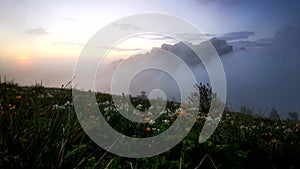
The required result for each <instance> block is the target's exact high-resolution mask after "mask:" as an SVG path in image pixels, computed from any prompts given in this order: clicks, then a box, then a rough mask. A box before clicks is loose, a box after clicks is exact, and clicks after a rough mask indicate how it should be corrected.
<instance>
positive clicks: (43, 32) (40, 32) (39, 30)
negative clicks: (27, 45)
mask: <svg viewBox="0 0 300 169" xmlns="http://www.w3.org/2000/svg"><path fill="white" fill-rule="evenodd" d="M26 33H27V34H29V35H48V34H49V33H48V32H47V31H46V30H45V29H44V28H34V29H28V30H27V31H26Z"/></svg>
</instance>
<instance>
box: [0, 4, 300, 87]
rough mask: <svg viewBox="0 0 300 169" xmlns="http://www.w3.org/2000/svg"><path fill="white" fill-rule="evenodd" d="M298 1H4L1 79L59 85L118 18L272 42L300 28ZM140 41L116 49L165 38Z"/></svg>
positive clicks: (124, 51)
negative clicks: (285, 30) (172, 20)
mask: <svg viewBox="0 0 300 169" xmlns="http://www.w3.org/2000/svg"><path fill="white" fill-rule="evenodd" d="M299 11H300V1H298V0H286V1H282V0H251V1H248V0H185V1H175V0H164V1H161V0H151V1H149V0H147V1H146V0H131V1H130V2H129V1H127V2H124V1H122V0H114V1H111V0H89V1H84V0H72V1H66V0H62V1H58V0H57V1H54V0H43V1H39V0H1V5H0V21H1V22H0V37H1V38H0V76H1V77H2V78H3V76H6V77H7V79H10V80H14V81H15V82H17V83H19V84H24V85H31V84H35V82H36V81H40V80H43V84H44V85H47V86H55V87H59V86H61V85H62V84H66V83H68V81H70V80H71V79H72V77H73V70H74V66H75V64H76V60H77V58H78V56H79V55H80V53H81V51H82V49H83V47H84V45H85V44H86V43H87V41H88V40H89V39H90V38H91V37H92V36H93V35H94V34H95V33H96V32H97V31H99V30H101V28H103V27H105V26H106V25H108V24H110V23H112V22H113V21H116V20H117V19H120V18H123V17H126V16H131V15H134V14H140V13H164V14H169V15H173V16H177V17H180V18H182V19H184V20H186V21H187V22H189V23H191V24H193V25H194V26H196V27H197V28H198V29H199V30H200V31H201V32H203V33H204V34H207V35H208V37H213V36H216V37H223V38H224V39H226V38H227V39H226V40H228V39H229V40H234V39H236V37H240V38H242V39H243V38H244V39H247V40H253V41H256V40H259V39H268V38H273V37H274V36H275V34H276V32H277V31H278V30H280V29H281V28H282V27H283V26H285V25H289V26H291V27H294V28H297V29H298V28H300V22H299V21H300V12H299ZM149 39H151V38H149V37H148V38H145V37H135V38H132V39H130V40H128V41H126V42H123V43H121V44H120V45H119V46H117V47H115V48H114V49H112V50H111V53H110V54H111V55H112V56H115V57H120V58H122V57H125V56H126V57H128V56H130V55H134V54H138V53H143V52H145V50H146V51H147V50H151V48H152V47H155V46H156V47H159V46H160V45H161V44H162V43H166V42H168V43H171V41H163V40H158V39H164V38H160V37H154V38H153V37H152V40H149Z"/></svg>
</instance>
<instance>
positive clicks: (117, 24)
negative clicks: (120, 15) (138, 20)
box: [113, 23, 141, 30]
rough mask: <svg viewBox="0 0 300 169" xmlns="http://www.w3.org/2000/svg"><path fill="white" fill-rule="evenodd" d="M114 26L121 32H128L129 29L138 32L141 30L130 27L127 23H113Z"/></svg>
mask: <svg viewBox="0 0 300 169" xmlns="http://www.w3.org/2000/svg"><path fill="white" fill-rule="evenodd" d="M113 25H114V26H116V27H118V28H120V29H122V30H129V29H133V30H140V29H141V28H139V27H137V26H134V25H130V24H127V23H114V24H113Z"/></svg>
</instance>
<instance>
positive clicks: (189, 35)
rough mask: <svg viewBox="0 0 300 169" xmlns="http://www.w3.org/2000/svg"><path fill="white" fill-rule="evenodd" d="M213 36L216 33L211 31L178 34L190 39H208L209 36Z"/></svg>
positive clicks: (180, 36) (179, 36)
mask: <svg viewBox="0 0 300 169" xmlns="http://www.w3.org/2000/svg"><path fill="white" fill-rule="evenodd" d="M213 36H215V34H210V33H206V34H193V33H180V34H177V37H178V38H183V39H187V40H189V41H193V40H206V39H208V38H212V37H213Z"/></svg>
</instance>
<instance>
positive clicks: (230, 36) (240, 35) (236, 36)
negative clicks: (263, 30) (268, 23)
mask: <svg viewBox="0 0 300 169" xmlns="http://www.w3.org/2000/svg"><path fill="white" fill-rule="evenodd" d="M254 34H255V32H249V31H241V32H231V33H226V34H224V35H222V36H220V37H218V39H222V40H226V41H231V40H240V39H247V38H248V37H249V36H252V35H254Z"/></svg>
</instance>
